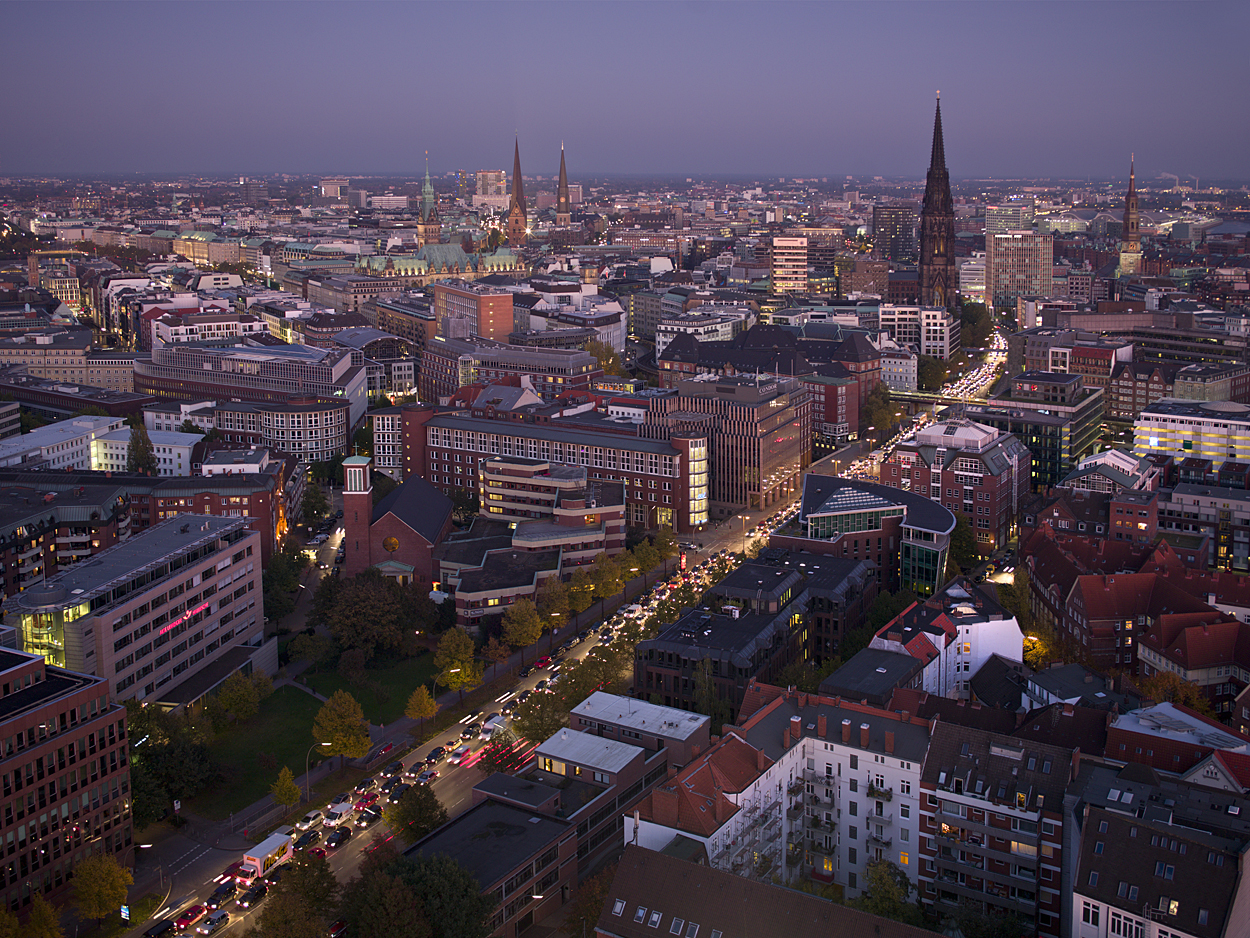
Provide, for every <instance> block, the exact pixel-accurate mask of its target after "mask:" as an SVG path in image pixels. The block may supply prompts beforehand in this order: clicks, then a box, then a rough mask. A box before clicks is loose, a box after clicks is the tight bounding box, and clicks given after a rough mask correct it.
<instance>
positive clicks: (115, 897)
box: [74, 853, 135, 927]
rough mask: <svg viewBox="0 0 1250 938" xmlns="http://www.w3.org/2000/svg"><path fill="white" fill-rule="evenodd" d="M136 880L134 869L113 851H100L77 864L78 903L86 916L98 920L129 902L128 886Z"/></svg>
mask: <svg viewBox="0 0 1250 938" xmlns="http://www.w3.org/2000/svg"><path fill="white" fill-rule="evenodd" d="M134 884H135V878H134V877H133V876H132V875H131V874H130V870H128V869H126V867H124V866H122V865H121V864H120V863H118V862H117V858H116V857H115V856H113V855H112V854H111V853H96V854H92V855H91V856H89V857H87V859H85V860H83V861H82V862H81V863H79V864H78V865H77V866H76V867H74V904H75V905H76V906H78V913H79V915H81V916H82V917H83V918H93V919H95V920H96V927H99V925H100V922H101V920H102V919H104V918H106V917H107V916H110V915H113V914H114V913H116V912H117V911H118V910H119V909H120V908H121V907H122V906H123V905H125V904H126V894H127V890H128V889H129V888H130V887H131V886H133V885H134Z"/></svg>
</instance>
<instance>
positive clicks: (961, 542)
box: [949, 514, 979, 570]
mask: <svg viewBox="0 0 1250 938" xmlns="http://www.w3.org/2000/svg"><path fill="white" fill-rule="evenodd" d="M949 557H950V559H951V560H953V561H955V563H956V564H957V565H958V566H959V568H960V569H961V570H971V569H972V568H973V567H975V566H976V565H977V560H978V559H979V554H978V551H977V538H976V535H975V534H973V533H972V524H971V522H969V521H968V518H967V517H966V516H965V515H962V514H959V515H956V516H955V530H954V531H953V532H951V546H950V554H949Z"/></svg>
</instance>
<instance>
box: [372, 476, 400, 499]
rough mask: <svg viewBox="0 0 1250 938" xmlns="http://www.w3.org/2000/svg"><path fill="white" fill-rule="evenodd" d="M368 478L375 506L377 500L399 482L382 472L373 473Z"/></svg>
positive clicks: (383, 496)
mask: <svg viewBox="0 0 1250 938" xmlns="http://www.w3.org/2000/svg"><path fill="white" fill-rule="evenodd" d="M370 480H371V483H372V485H373V504H374V506H375V507H376V506H377V504H378V502H380V501H381V500H382V499H384V498H386V496H388V495H390V494H391V492H393V491H395V490H396V489H397V488H399V483H397V482H396V481H395V480H394V479H392V478H391V477H390V476H388V475H386V474H385V473H382V472H378V473H374V474H373V475H372V476H370Z"/></svg>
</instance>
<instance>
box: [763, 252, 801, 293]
mask: <svg viewBox="0 0 1250 938" xmlns="http://www.w3.org/2000/svg"><path fill="white" fill-rule="evenodd" d="M769 277H770V278H771V280H770V282H771V284H772V292H773V293H806V292H807V239H806V238H773V241H772V251H771V252H770V253H769Z"/></svg>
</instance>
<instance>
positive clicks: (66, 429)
mask: <svg viewBox="0 0 1250 938" xmlns="http://www.w3.org/2000/svg"><path fill="white" fill-rule="evenodd" d="M124 425H125V423H124V421H123V420H122V419H121V418H120V417H70V418H68V419H65V420H58V421H57V422H56V423H50V424H47V425H46V426H42V427H36V428H35V429H34V430H31V431H30V432H29V433H22V434H19V435H17V436H9V437H7V438H5V439H2V440H0V467H5V468H11V467H21V468H23V469H91V468H93V466H92V461H91V460H92V450H93V448H94V446H95V441H96V440H98V439H101V438H102V437H105V436H107V435H109V434H111V433H114V432H116V431H118V430H120V429H121V428H122V427H123V426H124Z"/></svg>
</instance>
